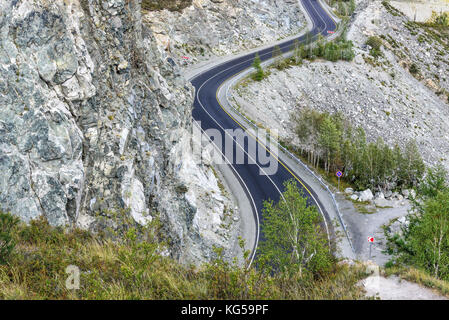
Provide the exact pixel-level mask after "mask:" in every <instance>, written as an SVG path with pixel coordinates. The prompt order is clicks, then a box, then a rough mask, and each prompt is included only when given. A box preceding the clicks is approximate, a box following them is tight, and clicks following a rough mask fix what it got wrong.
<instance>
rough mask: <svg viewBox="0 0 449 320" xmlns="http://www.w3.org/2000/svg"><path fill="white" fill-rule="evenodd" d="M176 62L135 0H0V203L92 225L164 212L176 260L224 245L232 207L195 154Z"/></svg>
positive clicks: (203, 255) (114, 224)
mask: <svg viewBox="0 0 449 320" xmlns="http://www.w3.org/2000/svg"><path fill="white" fill-rule="evenodd" d="M172 62H173V61H172V60H170V59H167V56H166V55H165V53H164V52H160V51H159V49H158V47H157V42H156V40H155V38H154V36H153V34H152V32H151V30H150V29H148V28H147V27H146V25H145V24H142V20H141V8H140V1H137V0H129V1H125V0H108V1H106V0H102V1H100V0H93V1H87V0H58V1H46V0H36V1H28V0H19V1H17V0H6V1H1V3H0V106H1V108H0V210H3V211H9V212H11V213H13V214H14V215H17V216H19V217H20V218H22V219H23V220H24V221H30V220H31V219H35V218H37V217H39V216H42V215H43V216H45V217H46V218H47V219H48V221H49V222H50V223H51V224H52V225H78V226H80V227H83V228H85V229H91V230H100V229H101V230H107V227H111V228H112V229H115V230H117V229H120V228H121V220H120V219H119V218H117V213H123V214H124V215H125V217H128V218H130V219H131V220H132V221H134V223H139V224H141V225H144V224H145V223H146V222H147V221H149V220H151V219H152V217H153V216H154V214H155V213H159V214H160V216H161V220H162V222H163V226H164V229H165V234H166V236H167V237H168V238H169V240H170V243H171V245H172V247H171V248H172V252H171V253H172V255H173V256H174V257H176V258H179V259H180V260H181V261H200V260H204V259H207V258H208V256H209V255H210V253H211V250H212V246H213V245H216V246H222V247H224V248H225V249H226V250H227V251H228V252H229V251H230V249H231V248H232V246H233V245H234V243H233V240H235V237H236V230H237V226H236V223H235V222H234V221H235V220H237V219H236V215H238V212H236V211H234V210H233V205H232V202H231V200H230V199H229V196H227V195H226V191H225V189H224V188H223V187H222V186H221V188H220V187H219V183H218V181H217V177H216V176H215V172H214V171H213V170H212V169H211V168H210V167H209V165H208V164H207V161H203V162H201V161H199V160H198V159H195V158H194V155H193V152H192V145H193V143H192V135H191V132H192V121H191V108H192V101H193V100H192V99H193V98H192V96H193V89H192V87H191V86H190V85H189V84H188V83H187V82H186V81H185V80H184V79H183V78H182V77H181V76H180V72H179V70H178V68H177V66H176V65H174V64H173V63H172ZM233 218H234V219H233Z"/></svg>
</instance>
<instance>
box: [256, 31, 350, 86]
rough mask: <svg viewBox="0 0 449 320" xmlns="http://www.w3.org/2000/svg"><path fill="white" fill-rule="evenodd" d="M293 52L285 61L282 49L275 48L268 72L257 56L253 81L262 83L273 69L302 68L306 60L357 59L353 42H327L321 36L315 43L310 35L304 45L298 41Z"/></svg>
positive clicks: (342, 40)
mask: <svg viewBox="0 0 449 320" xmlns="http://www.w3.org/2000/svg"><path fill="white" fill-rule="evenodd" d="M292 50H293V55H292V56H291V57H290V58H287V59H285V58H284V57H283V54H282V50H281V48H280V47H279V46H275V47H274V48H273V51H272V58H273V59H274V62H273V64H272V65H271V66H270V67H269V68H267V70H263V68H262V67H261V60H260V56H259V55H258V54H256V56H255V58H254V62H253V65H252V66H253V67H254V69H255V72H253V73H252V74H251V79H252V80H254V81H262V80H263V79H265V78H266V77H268V76H269V75H270V74H271V72H270V69H271V68H275V69H277V70H280V71H282V70H284V69H287V68H290V67H292V66H300V65H302V63H303V61H304V60H309V61H314V60H316V59H325V60H327V61H332V62H336V61H339V60H342V61H352V60H353V59H354V57H355V53H354V50H353V44H352V42H351V41H347V40H345V39H344V38H343V37H338V38H337V39H335V40H332V41H326V40H325V38H324V37H323V36H321V35H319V37H318V40H317V41H316V42H313V39H312V36H311V34H309V33H308V34H307V35H306V40H305V42H304V43H300V42H299V41H298V40H296V41H295V42H294V44H293V47H292Z"/></svg>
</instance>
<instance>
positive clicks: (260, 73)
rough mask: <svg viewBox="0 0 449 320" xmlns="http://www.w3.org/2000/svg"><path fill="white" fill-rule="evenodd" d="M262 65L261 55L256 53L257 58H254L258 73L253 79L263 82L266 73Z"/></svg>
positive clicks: (254, 65)
mask: <svg viewBox="0 0 449 320" xmlns="http://www.w3.org/2000/svg"><path fill="white" fill-rule="evenodd" d="M261 63H262V62H261V60H260V57H259V54H258V53H256V56H255V57H254V62H253V67H254V69H256V72H255V73H254V74H253V79H254V80H256V81H262V80H263V78H264V76H265V74H264V71H263V69H262V66H261Z"/></svg>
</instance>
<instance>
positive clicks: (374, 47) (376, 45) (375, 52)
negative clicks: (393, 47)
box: [366, 36, 382, 58]
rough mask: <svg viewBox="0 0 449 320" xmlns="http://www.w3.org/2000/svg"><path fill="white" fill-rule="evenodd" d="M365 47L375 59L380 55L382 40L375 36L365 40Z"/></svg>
mask: <svg viewBox="0 0 449 320" xmlns="http://www.w3.org/2000/svg"><path fill="white" fill-rule="evenodd" d="M366 45H368V46H370V47H371V50H370V54H371V55H372V56H373V57H375V58H377V57H379V56H380V55H382V51H381V50H380V47H381V46H382V39H381V38H379V37H377V36H371V37H369V38H368V39H367V40H366Z"/></svg>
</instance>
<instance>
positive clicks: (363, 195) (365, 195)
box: [359, 189, 374, 202]
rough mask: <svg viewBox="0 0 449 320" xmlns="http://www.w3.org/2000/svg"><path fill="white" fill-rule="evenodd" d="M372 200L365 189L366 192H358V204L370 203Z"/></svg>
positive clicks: (368, 191)
mask: <svg viewBox="0 0 449 320" xmlns="http://www.w3.org/2000/svg"><path fill="white" fill-rule="evenodd" d="M373 199H374V195H373V193H372V192H371V190H370V189H366V190H364V191H362V192H360V196H359V201H360V202H365V201H371V200H373Z"/></svg>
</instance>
